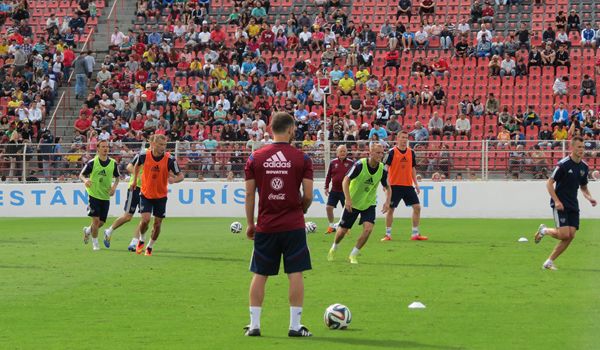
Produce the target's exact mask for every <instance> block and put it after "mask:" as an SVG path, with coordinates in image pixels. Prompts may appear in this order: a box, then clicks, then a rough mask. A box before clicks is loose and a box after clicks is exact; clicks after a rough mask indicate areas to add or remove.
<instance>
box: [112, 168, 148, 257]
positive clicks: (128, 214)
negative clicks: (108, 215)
mask: <svg viewBox="0 0 600 350" xmlns="http://www.w3.org/2000/svg"><path fill="white" fill-rule="evenodd" d="M134 166H135V165H134V164H133V163H129V164H127V171H129V173H132V171H133V168H134ZM142 172H143V168H142V169H140V174H139V175H138V179H137V185H136V187H135V189H134V190H131V189H130V190H128V191H127V200H126V201H125V211H124V212H123V215H121V216H120V217H119V218H118V219H117V220H115V221H114V222H113V223H112V225H111V226H110V227H109V228H107V229H106V230H104V246H105V247H106V248H110V240H111V238H112V233H113V231H114V230H116V229H118V228H119V227H121V226H123V225H125V224H126V223H128V222H129V221H131V219H132V218H133V214H135V211H136V210H137V208H138V206H139V204H140V189H141V187H142ZM133 178H134V176H133V175H132V176H131V178H130V179H129V186H128V187H131V185H132V183H133ZM139 238H140V231H139V225H138V226H136V228H135V232H134V234H133V238H132V239H131V243H129V247H127V249H128V250H129V251H130V252H135V248H136V246H137V243H138V242H139Z"/></svg>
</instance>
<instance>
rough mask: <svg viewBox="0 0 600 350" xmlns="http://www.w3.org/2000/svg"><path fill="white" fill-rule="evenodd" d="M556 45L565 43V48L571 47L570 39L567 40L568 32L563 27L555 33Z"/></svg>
mask: <svg viewBox="0 0 600 350" xmlns="http://www.w3.org/2000/svg"><path fill="white" fill-rule="evenodd" d="M555 44H556V45H566V46H567V49H568V48H570V47H571V41H570V40H569V34H567V32H566V31H565V30H564V29H559V30H558V34H557V35H556V41H555Z"/></svg>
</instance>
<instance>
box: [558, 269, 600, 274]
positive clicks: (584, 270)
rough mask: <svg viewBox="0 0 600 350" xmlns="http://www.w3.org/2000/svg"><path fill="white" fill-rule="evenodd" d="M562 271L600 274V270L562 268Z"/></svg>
mask: <svg viewBox="0 0 600 350" xmlns="http://www.w3.org/2000/svg"><path fill="white" fill-rule="evenodd" d="M561 270H563V271H577V272H594V273H600V269H578V268H574V269H571V268H562V269H561Z"/></svg>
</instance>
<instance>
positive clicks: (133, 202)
mask: <svg viewBox="0 0 600 350" xmlns="http://www.w3.org/2000/svg"><path fill="white" fill-rule="evenodd" d="M139 205H140V188H139V187H136V188H135V190H133V191H127V199H126V200H125V208H124V210H125V212H126V213H129V214H131V215H133V214H135V211H136V209H137V208H138V206H139Z"/></svg>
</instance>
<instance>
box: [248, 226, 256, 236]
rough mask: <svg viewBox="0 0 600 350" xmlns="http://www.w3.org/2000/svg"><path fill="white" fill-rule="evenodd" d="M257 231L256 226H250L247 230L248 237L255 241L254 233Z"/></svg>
mask: <svg viewBox="0 0 600 350" xmlns="http://www.w3.org/2000/svg"><path fill="white" fill-rule="evenodd" d="M255 230H256V226H254V224H248V227H247V228H246V237H248V239H250V240H254V231H255Z"/></svg>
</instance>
